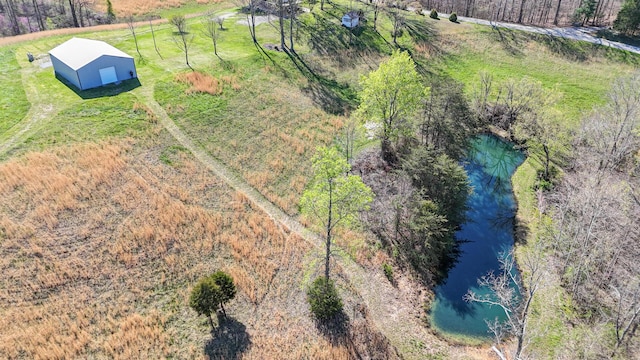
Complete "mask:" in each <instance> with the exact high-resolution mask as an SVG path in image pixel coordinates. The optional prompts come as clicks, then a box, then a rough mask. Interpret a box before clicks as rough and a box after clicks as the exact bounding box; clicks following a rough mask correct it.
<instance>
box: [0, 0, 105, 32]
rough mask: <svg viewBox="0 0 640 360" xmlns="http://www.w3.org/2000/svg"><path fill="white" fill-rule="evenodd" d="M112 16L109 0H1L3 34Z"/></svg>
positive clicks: (89, 23) (95, 22)
mask: <svg viewBox="0 0 640 360" xmlns="http://www.w3.org/2000/svg"><path fill="white" fill-rule="evenodd" d="M98 1H100V2H102V1H104V4H105V5H106V6H107V9H108V10H107V13H103V12H100V11H98V10H97V8H96V5H97V2H98ZM109 10H110V11H109ZM114 19H115V16H114V14H113V8H112V7H111V2H110V0H0V35H2V36H11V35H20V34H26V33H31V32H36V31H43V30H51V29H57V28H69V27H85V26H92V25H99V24H107V23H110V22H112V21H113V20H114Z"/></svg>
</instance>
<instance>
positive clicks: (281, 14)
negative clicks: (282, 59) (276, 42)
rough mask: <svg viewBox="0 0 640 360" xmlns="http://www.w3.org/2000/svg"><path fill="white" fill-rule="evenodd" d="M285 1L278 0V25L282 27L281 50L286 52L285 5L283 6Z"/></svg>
mask: <svg viewBox="0 0 640 360" xmlns="http://www.w3.org/2000/svg"><path fill="white" fill-rule="evenodd" d="M282 2H283V0H278V8H279V9H278V23H279V25H280V48H282V50H284V48H285V45H286V44H285V41H284V5H283V4H282Z"/></svg>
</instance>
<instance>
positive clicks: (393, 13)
mask: <svg viewBox="0 0 640 360" xmlns="http://www.w3.org/2000/svg"><path fill="white" fill-rule="evenodd" d="M389 19H390V20H391V25H392V30H391V36H392V37H393V43H394V44H396V46H397V45H398V42H397V39H398V36H402V31H403V29H404V25H405V18H404V15H403V14H402V13H401V12H400V11H399V10H397V9H389Z"/></svg>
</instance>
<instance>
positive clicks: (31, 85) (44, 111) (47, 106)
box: [0, 68, 56, 154]
mask: <svg viewBox="0 0 640 360" xmlns="http://www.w3.org/2000/svg"><path fill="white" fill-rule="evenodd" d="M34 71H36V70H35V69H30V68H23V69H22V71H21V75H22V87H23V89H24V92H25V94H26V95H27V99H29V102H30V103H31V107H30V108H29V111H28V112H27V114H26V115H25V117H24V118H23V119H22V121H20V122H18V123H17V124H15V125H14V126H13V127H12V128H11V129H9V130H7V132H11V131H14V129H19V130H17V132H16V133H14V134H13V135H12V136H11V137H10V138H9V139H8V140H6V141H4V142H2V143H0V154H4V153H5V152H7V151H9V150H11V147H12V146H13V145H14V144H15V143H16V141H18V140H19V139H21V138H22V136H23V135H24V134H25V133H26V132H27V131H29V130H30V129H31V127H32V126H33V125H34V124H36V123H38V122H40V121H43V120H46V119H48V118H51V117H52V116H53V115H55V112H56V111H54V109H55V106H53V103H51V99H46V98H45V97H44V96H43V92H42V91H38V89H37V82H35V81H33V80H32V79H31V75H32V73H33V72H34Z"/></svg>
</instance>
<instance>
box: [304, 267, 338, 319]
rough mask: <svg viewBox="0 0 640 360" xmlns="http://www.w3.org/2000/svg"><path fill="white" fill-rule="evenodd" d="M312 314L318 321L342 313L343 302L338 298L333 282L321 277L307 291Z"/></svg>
mask: <svg viewBox="0 0 640 360" xmlns="http://www.w3.org/2000/svg"><path fill="white" fill-rule="evenodd" d="M307 301H309V305H310V306H311V312H312V313H313V315H314V316H315V317H316V319H318V320H327V319H330V318H332V317H334V316H335V315H337V314H338V313H340V312H341V311H342V300H341V299H340V297H339V296H338V291H337V290H336V287H335V284H334V283H333V280H331V279H327V278H325V277H319V278H317V279H315V280H314V281H313V284H311V287H310V288H309V290H308V291H307Z"/></svg>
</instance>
